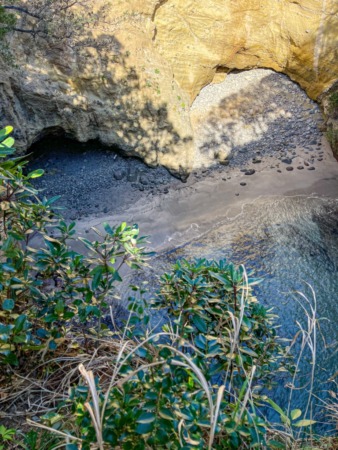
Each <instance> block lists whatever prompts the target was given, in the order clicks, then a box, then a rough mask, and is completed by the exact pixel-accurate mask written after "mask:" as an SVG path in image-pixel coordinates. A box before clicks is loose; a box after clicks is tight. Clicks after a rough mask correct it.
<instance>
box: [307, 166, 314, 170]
mask: <svg viewBox="0 0 338 450" xmlns="http://www.w3.org/2000/svg"><path fill="white" fill-rule="evenodd" d="M307 170H316V168H315V167H313V166H311V167H309V168H308V169H307Z"/></svg>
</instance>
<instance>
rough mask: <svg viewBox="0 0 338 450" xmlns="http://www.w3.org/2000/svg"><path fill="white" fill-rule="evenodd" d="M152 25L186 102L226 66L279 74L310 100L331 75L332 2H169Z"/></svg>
mask: <svg viewBox="0 0 338 450" xmlns="http://www.w3.org/2000/svg"><path fill="white" fill-rule="evenodd" d="M155 25H156V46H157V48H158V49H159V51H160V53H161V54H162V55H163V56H164V57H165V58H166V59H168V60H169V61H170V62H171V64H172V67H173V70H174V74H175V78H176V79H177V80H178V82H179V84H180V85H181V86H182V87H183V89H184V90H185V91H187V92H188V93H189V95H190V98H191V99H194V98H195V97H196V95H197V94H198V93H199V91H200V90H201V88H202V87H203V86H205V85H206V84H209V83H210V82H212V80H213V78H214V76H215V74H217V72H220V71H224V72H227V71H229V70H231V69H242V70H243V69H251V68H257V67H265V68H271V69H274V70H276V71H278V72H283V73H285V74H287V75H289V76H290V78H292V79H293V80H295V81H297V82H298V83H299V84H300V85H301V86H302V87H303V88H304V89H305V90H306V91H307V93H308V95H309V96H310V97H312V98H314V99H315V98H317V97H318V95H319V94H320V93H321V92H323V91H324V90H325V89H326V88H328V87H329V86H331V85H332V83H333V82H334V80H335V79H337V77H338V3H337V1H336V0H298V1H297V0H208V1H205V0H168V1H167V2H165V3H164V4H163V5H162V6H161V7H160V8H159V9H158V11H157V13H156V17H155Z"/></svg>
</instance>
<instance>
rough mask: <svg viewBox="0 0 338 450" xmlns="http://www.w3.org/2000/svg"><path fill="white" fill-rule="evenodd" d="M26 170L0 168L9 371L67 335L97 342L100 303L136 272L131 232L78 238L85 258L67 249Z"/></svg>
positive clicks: (1, 326)
mask: <svg viewBox="0 0 338 450" xmlns="http://www.w3.org/2000/svg"><path fill="white" fill-rule="evenodd" d="M11 132H12V128H11V127H7V128H6V129H4V130H2V132H1V134H0V140H1V141H0V142H2V143H1V144H0V157H1V158H6V157H7V156H9V155H12V154H13V153H14V150H13V149H12V148H11V147H12V146H13V144H14V139H13V138H11V137H9V134H10V133H11ZM26 164H27V162H25V161H24V160H23V158H22V157H18V158H11V159H5V160H4V161H3V162H2V163H1V166H0V170H1V171H0V200H1V225H0V226H1V228H0V233H1V234H0V239H1V248H0V261H1V264H0V304H1V306H2V310H1V311H0V320H1V322H0V364H11V365H16V366H17V365H19V364H21V365H23V364H25V360H26V357H27V356H28V357H29V358H30V357H31V356H32V352H37V351H39V352H41V351H42V353H43V354H46V353H47V352H49V351H54V350H56V348H57V347H58V346H60V345H62V344H63V342H64V340H65V338H66V336H67V335H68V333H70V332H71V330H73V329H76V328H78V329H81V330H82V331H83V332H84V334H87V333H88V332H89V328H91V331H92V332H94V333H96V334H97V335H99V336H102V334H103V333H104V332H105V331H106V330H107V326H106V325H104V324H103V323H102V321H101V318H102V314H103V311H104V309H105V308H106V307H107V303H106V299H107V298H108V296H109V295H110V294H111V293H112V291H113V290H114V288H115V285H116V283H117V282H119V281H121V277H120V274H119V272H120V269H121V267H122V266H123V265H125V264H127V265H129V266H130V267H132V268H137V267H139V265H140V264H141V263H142V262H143V259H144V256H145V255H144V252H143V248H142V247H140V246H141V244H142V242H143V241H144V238H139V230H138V227H137V226H135V225H134V226H127V224H126V223H122V224H121V225H120V226H118V227H111V226H110V225H109V224H105V225H104V229H105V232H106V233H105V234H104V235H103V234H101V233H100V232H99V231H98V230H96V233H97V235H98V240H96V241H94V242H89V241H88V240H86V239H82V240H81V241H82V242H83V244H84V245H85V246H86V247H87V249H88V250H89V255H88V254H86V255H84V254H80V253H78V252H75V251H74V250H72V248H71V247H70V245H69V242H70V241H71V240H72V239H74V238H75V223H74V222H72V223H70V224H66V222H65V221H63V220H62V218H60V217H59V216H58V215H56V214H55V210H53V209H52V207H54V203H55V202H56V200H58V197H54V198H52V199H49V200H47V199H46V198H43V199H42V200H40V199H39V197H38V195H37V194H38V192H37V191H36V190H35V189H34V187H33V186H32V185H31V183H30V181H31V180H32V179H34V178H37V177H40V176H42V175H43V171H42V170H35V171H33V172H30V173H28V174H25V172H24V169H25V165H26ZM54 208H55V207H54ZM42 242H43V244H44V246H43V247H42V248H40V249H38V250H37V249H36V245H37V243H39V244H40V243H42ZM93 323H94V327H89V325H92V324H93Z"/></svg>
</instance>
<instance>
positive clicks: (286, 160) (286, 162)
mask: <svg viewBox="0 0 338 450" xmlns="http://www.w3.org/2000/svg"><path fill="white" fill-rule="evenodd" d="M282 162H283V163H285V164H292V159H291V158H283V159H282Z"/></svg>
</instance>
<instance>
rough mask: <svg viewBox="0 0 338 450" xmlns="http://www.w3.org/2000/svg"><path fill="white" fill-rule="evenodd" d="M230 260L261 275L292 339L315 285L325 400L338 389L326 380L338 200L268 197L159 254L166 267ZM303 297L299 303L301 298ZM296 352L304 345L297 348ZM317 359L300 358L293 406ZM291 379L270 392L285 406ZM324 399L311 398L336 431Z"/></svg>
mask: <svg viewBox="0 0 338 450" xmlns="http://www.w3.org/2000/svg"><path fill="white" fill-rule="evenodd" d="M181 257H184V258H188V259H192V258H208V259H222V258H227V259H228V260H231V261H232V262H235V263H237V264H244V265H245V266H246V268H247V270H254V271H255V274H256V275H258V276H260V277H263V278H264V282H263V283H262V284H261V285H259V286H258V287H257V288H256V291H255V293H256V295H257V297H258V299H259V301H260V302H262V303H263V304H265V305H267V306H273V307H274V308H275V312H276V313H277V314H278V315H279V320H278V324H279V325H280V328H279V335H281V336H282V337H285V338H292V337H293V336H294V335H295V333H296V332H297V330H299V325H297V321H298V322H299V323H300V324H301V325H302V326H304V327H306V322H307V320H306V315H305V312H304V310H303V308H302V305H303V306H305V307H306V309H307V310H310V307H309V304H308V303H307V301H306V300H304V299H302V297H301V296H300V295H299V294H296V293H295V291H301V292H302V293H304V294H305V295H306V296H307V297H308V299H309V301H310V302H311V304H312V305H314V304H315V302H314V298H313V295H312V292H311V289H310V288H309V286H308V285H307V284H306V283H309V284H310V285H311V286H312V287H313V289H314V291H315V295H316V305H317V318H318V319H319V322H318V323H319V325H318V336H317V361H316V372H315V378H316V382H315V386H314V390H313V393H314V395H315V396H318V397H319V398H320V399H322V400H324V399H326V398H327V395H328V394H327V390H328V389H334V386H333V385H332V383H330V382H328V379H329V378H330V377H331V376H332V375H333V374H334V373H335V372H336V371H337V369H338V353H337V352H336V343H337V340H338V327H337V320H338V295H337V293H338V277H337V265H338V202H337V201H336V200H332V199H324V198H316V197H283V198H282V197H279V198H264V199H259V200H257V201H255V202H254V203H253V204H251V205H249V206H246V207H245V208H244V210H243V212H242V214H240V215H239V216H237V217H236V218H234V219H231V220H227V221H226V222H225V223H223V224H221V225H215V227H214V228H213V229H211V230H209V232H208V233H205V234H204V235H202V236H198V237H196V238H195V239H193V240H192V241H190V242H189V243H188V244H186V245H183V246H181V247H180V248H179V249H177V250H174V251H172V252H170V254H166V255H163V256H161V257H159V258H157V262H156V264H158V265H159V268H160V267H161V268H163V267H164V266H165V265H166V263H167V262H168V259H170V261H174V260H176V259H178V258H181ZM299 301H300V303H299ZM295 350H296V353H297V351H298V350H299V345H298V346H296V347H295ZM311 369H312V364H311V358H310V352H309V350H308V349H307V350H306V351H305V352H304V354H303V357H302V363H301V374H300V375H299V377H298V378H297V382H296V387H300V386H304V388H303V389H301V390H297V391H294V393H293V400H292V407H294V408H296V407H297V408H300V409H302V410H303V411H304V410H305V407H306V403H307V399H308V391H309V387H310V385H309V384H308V381H309V377H310V374H311ZM288 381H290V379H289V380H279V384H278V387H277V388H276V389H275V390H274V392H273V393H272V395H273V397H274V399H275V400H276V402H278V404H280V405H281V406H282V407H284V408H285V407H286V405H287V404H288V396H289V393H290V390H289V389H288V388H286V389H285V388H284V385H285V384H286V383H287V382H288ZM322 406H323V405H322V402H321V401H320V400H318V399H317V398H316V397H313V398H312V410H313V415H314V416H315V418H316V419H317V420H318V421H320V422H324V424H323V425H322V426H320V427H319V428H322V429H326V430H327V429H330V425H327V424H326V422H327V418H326V417H325V416H324V413H323V408H322Z"/></svg>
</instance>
